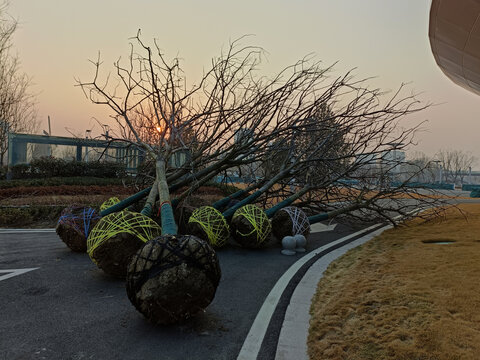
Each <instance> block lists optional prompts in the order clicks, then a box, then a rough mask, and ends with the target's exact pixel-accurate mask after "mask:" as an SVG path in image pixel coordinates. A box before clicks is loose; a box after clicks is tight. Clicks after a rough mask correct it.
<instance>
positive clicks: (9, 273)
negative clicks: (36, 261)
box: [0, 268, 39, 281]
mask: <svg viewBox="0 0 480 360" xmlns="http://www.w3.org/2000/svg"><path fill="white" fill-rule="evenodd" d="M37 269H39V268H27V269H8V270H0V274H6V275H0V281H3V280H7V279H10V278H12V277H14V276H18V275H22V274H25V273H27V272H29V271H32V270H37Z"/></svg>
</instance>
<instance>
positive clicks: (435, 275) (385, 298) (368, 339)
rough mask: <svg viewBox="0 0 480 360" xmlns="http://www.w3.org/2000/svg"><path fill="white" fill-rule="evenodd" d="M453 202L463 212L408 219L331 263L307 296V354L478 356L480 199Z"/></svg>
mask: <svg viewBox="0 0 480 360" xmlns="http://www.w3.org/2000/svg"><path fill="white" fill-rule="evenodd" d="M460 207H461V209H462V210H464V211H465V212H466V213H467V218H466V219H465V217H464V215H462V214H461V213H460V212H458V210H452V211H449V212H448V213H447V216H446V217H445V218H442V219H436V220H434V221H430V222H428V223H423V224H420V223H419V222H418V221H413V222H410V223H409V224H408V225H409V226H408V227H401V228H397V229H392V230H389V231H386V232H385V233H383V234H382V235H381V236H379V237H377V238H376V239H374V240H372V241H370V242H368V243H366V244H365V245H363V246H361V247H359V248H356V249H354V250H352V251H350V252H349V253H347V254H346V255H345V256H343V257H341V258H340V259H338V260H337V261H335V262H334V263H332V264H331V266H330V267H329V268H328V269H327V271H326V273H325V274H324V275H325V276H324V277H323V278H322V280H321V281H320V282H319V284H318V289H317V293H316V295H315V297H314V300H313V302H312V307H311V316H312V318H311V322H310V333H309V338H308V351H309V355H310V358H311V359H409V360H410V359H440V360H441V359H462V360H467V359H480V312H479V311H478V309H479V308H480V287H479V280H478V279H479V274H480V204H463V205H461V206H460ZM437 242H440V244H439V243H437ZM445 243H448V244H445Z"/></svg>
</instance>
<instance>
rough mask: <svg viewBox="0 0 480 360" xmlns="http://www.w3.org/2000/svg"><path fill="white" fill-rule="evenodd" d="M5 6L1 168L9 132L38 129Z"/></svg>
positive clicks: (0, 40)
mask: <svg viewBox="0 0 480 360" xmlns="http://www.w3.org/2000/svg"><path fill="white" fill-rule="evenodd" d="M7 7H8V3H7V2H4V3H2V4H1V5H0V165H3V164H4V156H5V154H6V152H7V150H8V133H9V132H33V131H35V130H37V128H38V121H37V117H36V107H35V105H36V103H35V96H34V95H33V94H32V93H31V92H30V83H31V79H30V78H29V77H28V76H27V75H26V74H24V73H22V71H21V68H20V61H19V58H18V56H16V55H15V54H13V53H12V38H13V34H14V33H15V31H16V29H17V21H16V20H14V19H13V18H11V17H10V16H9V15H8V14H7Z"/></svg>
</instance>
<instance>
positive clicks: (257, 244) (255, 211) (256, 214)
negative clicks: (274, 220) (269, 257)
mask: <svg viewBox="0 0 480 360" xmlns="http://www.w3.org/2000/svg"><path fill="white" fill-rule="evenodd" d="M230 228H231V232H232V236H233V238H234V239H235V241H236V242H238V243H239V244H240V245H242V246H243V247H246V248H251V249H257V248H261V247H264V246H266V245H267V243H268V241H269V240H270V234H271V232H272V225H271V224H270V220H268V217H267V215H266V214H265V212H264V211H263V210H262V209H260V208H259V207H258V206H255V205H245V206H243V207H241V208H240V209H238V210H237V211H235V213H234V214H233V217H232V221H231V223H230Z"/></svg>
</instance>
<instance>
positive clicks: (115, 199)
mask: <svg viewBox="0 0 480 360" xmlns="http://www.w3.org/2000/svg"><path fill="white" fill-rule="evenodd" d="M119 202H120V199H119V198H118V197H116V196H113V197H111V198H109V199H108V200H105V201H104V202H103V203H102V205H100V211H103V210H106V209H108V208H109V207H111V206H113V205H116V204H118V203H119Z"/></svg>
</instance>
